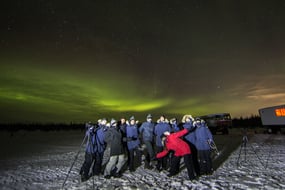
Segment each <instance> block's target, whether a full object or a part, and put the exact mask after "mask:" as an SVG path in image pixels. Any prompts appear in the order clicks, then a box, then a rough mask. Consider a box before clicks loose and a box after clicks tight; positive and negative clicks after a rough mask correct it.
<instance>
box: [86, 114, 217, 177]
mask: <svg viewBox="0 0 285 190" xmlns="http://www.w3.org/2000/svg"><path fill="white" fill-rule="evenodd" d="M86 137H87V141H86V142H87V143H86V151H85V160H84V163H83V165H82V167H81V170H80V175H81V180H82V181H86V180H88V179H89V178H90V177H91V176H93V175H100V174H103V175H104V177H105V178H107V179H109V178H111V177H112V176H113V177H121V175H122V172H123V167H124V166H128V169H129V171H130V172H134V171H135V170H136V168H137V167H138V166H139V165H140V164H141V163H142V155H144V156H145V160H144V167H145V169H153V168H154V167H155V169H156V170H157V171H161V170H167V171H169V174H168V176H169V177H171V176H174V175H177V174H178V173H179V171H180V162H181V159H182V158H183V161H184V164H185V167H186V168H187V171H188V176H189V179H190V180H193V179H196V178H198V177H199V176H200V175H209V174H211V173H212V171H213V168H212V161H211V146H210V144H211V142H213V136H212V134H211V132H210V130H209V129H208V127H207V124H206V122H205V121H203V120H201V119H199V118H196V119H194V118H193V117H192V116H191V115H185V116H184V117H183V118H182V122H181V123H178V122H177V119H176V118H173V119H171V120H170V121H168V120H167V119H166V117H165V116H164V115H162V116H160V118H159V119H158V120H157V121H156V122H154V121H153V119H152V115H151V114H148V115H147V117H146V121H145V122H143V123H142V124H141V125H140V124H139V122H138V121H136V120H135V117H134V116H132V117H130V118H129V120H126V119H125V118H121V119H120V121H116V120H115V119H111V120H110V122H108V121H107V119H105V118H103V119H99V120H98V122H97V123H96V124H92V123H90V122H89V123H87V124H86Z"/></svg>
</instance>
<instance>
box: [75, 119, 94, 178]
mask: <svg viewBox="0 0 285 190" xmlns="http://www.w3.org/2000/svg"><path fill="white" fill-rule="evenodd" d="M85 127H86V133H85V135H86V137H87V141H86V149H85V160H84V162H83V164H82V167H81V169H80V172H79V173H80V175H81V181H86V180H88V179H89V178H90V176H91V174H89V173H90V168H91V165H92V163H93V161H94V160H95V159H96V157H95V153H96V151H97V146H96V138H95V133H96V126H95V125H92V124H91V122H88V123H86V125H85ZM94 171H95V167H94V166H93V168H92V172H94Z"/></svg>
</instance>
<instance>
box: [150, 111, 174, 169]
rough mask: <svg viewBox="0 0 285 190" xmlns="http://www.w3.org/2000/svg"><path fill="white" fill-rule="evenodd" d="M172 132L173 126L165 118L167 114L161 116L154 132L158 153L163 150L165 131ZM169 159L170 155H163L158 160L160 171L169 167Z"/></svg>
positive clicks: (157, 166)
mask: <svg viewBox="0 0 285 190" xmlns="http://www.w3.org/2000/svg"><path fill="white" fill-rule="evenodd" d="M166 131H168V132H170V131H171V128H170V125H169V123H168V121H167V120H166V119H165V116H164V115H162V116H160V118H159V120H158V121H157V124H156V125H155V127H154V134H155V144H156V153H158V152H161V151H162V150H163V144H162V139H161V137H162V135H163V133H164V132H166ZM167 160H168V157H166V156H165V157H162V158H160V159H158V160H157V165H156V169H157V170H158V171H161V170H162V169H164V170H166V169H167Z"/></svg>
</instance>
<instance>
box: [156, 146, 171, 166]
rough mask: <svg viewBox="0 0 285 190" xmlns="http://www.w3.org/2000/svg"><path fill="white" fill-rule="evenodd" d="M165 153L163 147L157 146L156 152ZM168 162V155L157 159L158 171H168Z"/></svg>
mask: <svg viewBox="0 0 285 190" xmlns="http://www.w3.org/2000/svg"><path fill="white" fill-rule="evenodd" d="M162 151H163V147H162V146H156V152H157V153H159V152H162ZM167 160H168V155H166V156H164V157H162V158H158V159H157V165H156V169H157V170H162V169H164V170H167Z"/></svg>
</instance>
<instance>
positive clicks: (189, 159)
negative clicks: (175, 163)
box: [183, 154, 195, 180]
mask: <svg viewBox="0 0 285 190" xmlns="http://www.w3.org/2000/svg"><path fill="white" fill-rule="evenodd" d="M183 158H184V163H185V166H186V168H187V172H188V176H189V179H190V180H192V179H195V172H194V164H193V158H192V154H186V155H184V156H183Z"/></svg>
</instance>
